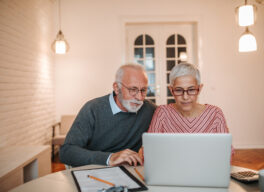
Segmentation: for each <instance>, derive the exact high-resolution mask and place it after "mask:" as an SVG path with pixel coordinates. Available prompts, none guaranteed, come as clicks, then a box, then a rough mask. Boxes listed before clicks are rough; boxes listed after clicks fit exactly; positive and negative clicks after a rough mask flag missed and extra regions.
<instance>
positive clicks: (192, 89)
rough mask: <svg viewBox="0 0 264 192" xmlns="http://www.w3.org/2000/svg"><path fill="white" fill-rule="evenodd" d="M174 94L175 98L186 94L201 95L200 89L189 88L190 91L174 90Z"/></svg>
mask: <svg viewBox="0 0 264 192" xmlns="http://www.w3.org/2000/svg"><path fill="white" fill-rule="evenodd" d="M172 92H173V94H174V95H175V96H182V95H184V93H185V92H186V93H187V95H197V94H198V93H199V88H189V89H186V90H184V89H182V88H175V89H173V88H172Z"/></svg>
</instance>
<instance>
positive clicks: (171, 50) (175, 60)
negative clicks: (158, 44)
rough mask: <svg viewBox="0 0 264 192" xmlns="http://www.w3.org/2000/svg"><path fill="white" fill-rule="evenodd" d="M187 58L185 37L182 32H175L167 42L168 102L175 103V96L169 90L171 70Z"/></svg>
mask: <svg viewBox="0 0 264 192" xmlns="http://www.w3.org/2000/svg"><path fill="white" fill-rule="evenodd" d="M186 60H187V44H186V40H185V38H184V37H183V36H182V35H180V34H173V35H171V36H169V37H168V39H167V42H166V76H167V103H168V104H169V103H174V102H175V101H174V98H173V96H172V94H171V92H170V90H169V85H170V79H169V76H170V72H171V70H172V68H173V67H174V66H175V65H177V64H179V63H181V62H186Z"/></svg>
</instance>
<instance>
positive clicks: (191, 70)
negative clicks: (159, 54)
mask: <svg viewBox="0 0 264 192" xmlns="http://www.w3.org/2000/svg"><path fill="white" fill-rule="evenodd" d="M185 75H191V76H193V77H194V78H195V79H196V80H197V84H198V85H200V84H201V77H200V71H199V70H198V69H197V67H195V66H194V65H192V64H189V63H180V64H178V65H175V66H174V67H173V68H172V70H171V72H170V84H171V85H173V84H174V81H175V79H176V78H177V77H181V76H185Z"/></svg>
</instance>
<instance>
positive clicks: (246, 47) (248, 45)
mask: <svg viewBox="0 0 264 192" xmlns="http://www.w3.org/2000/svg"><path fill="white" fill-rule="evenodd" d="M238 50H239V52H251V51H256V50H257V41H256V38H255V37H254V35H253V34H252V33H250V32H249V31H248V29H246V31H245V33H243V34H242V36H241V37H240V39H239V48H238Z"/></svg>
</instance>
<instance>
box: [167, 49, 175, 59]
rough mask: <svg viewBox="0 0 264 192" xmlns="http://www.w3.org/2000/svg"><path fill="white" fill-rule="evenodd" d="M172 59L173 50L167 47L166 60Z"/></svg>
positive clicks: (173, 55)
mask: <svg viewBox="0 0 264 192" xmlns="http://www.w3.org/2000/svg"><path fill="white" fill-rule="evenodd" d="M174 57H175V48H174V47H167V58H174Z"/></svg>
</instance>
